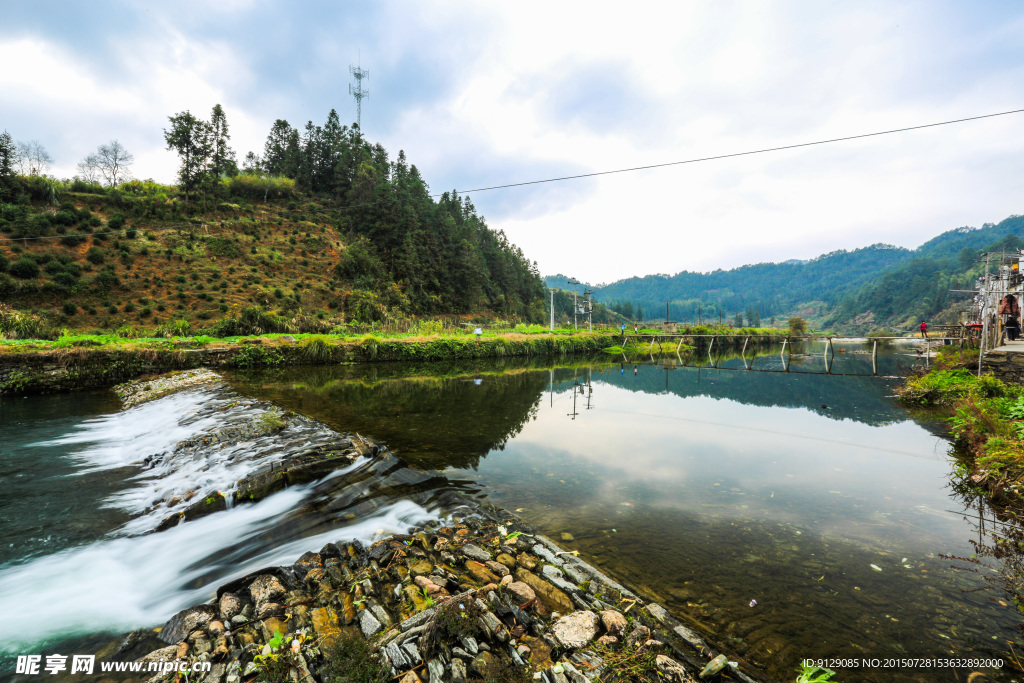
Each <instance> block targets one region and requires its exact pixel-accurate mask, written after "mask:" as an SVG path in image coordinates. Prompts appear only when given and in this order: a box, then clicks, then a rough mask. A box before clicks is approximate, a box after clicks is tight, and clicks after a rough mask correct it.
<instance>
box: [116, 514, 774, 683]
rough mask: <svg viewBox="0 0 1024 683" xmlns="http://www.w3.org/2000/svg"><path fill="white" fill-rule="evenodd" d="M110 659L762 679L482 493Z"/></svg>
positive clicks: (282, 677) (380, 671)
mask: <svg viewBox="0 0 1024 683" xmlns="http://www.w3.org/2000/svg"><path fill="white" fill-rule="evenodd" d="M118 644H120V645H118ZM99 658H100V659H106V660H110V661H125V660H134V661H139V662H142V663H144V665H145V666H148V665H149V663H150V662H154V663H156V662H159V663H160V664H159V665H158V666H159V667H164V666H166V667H168V668H167V671H168V673H164V674H158V675H155V676H151V675H150V674H146V675H145V676H141V677H140V678H139V680H149V681H164V680H174V678H175V674H174V673H173V672H171V667H172V666H173V667H174V668H175V670H199V669H197V668H196V665H197V664H198V663H205V662H209V663H210V670H209V673H207V674H206V676H205V678H203V679H202V680H204V681H206V682H208V683H217V682H220V681H226V682H227V683H234V682H236V681H240V680H246V681H248V680H254V679H255V680H258V681H268V682H270V681H286V680H299V681H303V682H305V683H313V682H314V681H330V680H359V681H365V682H366V683H371V682H378V681H379V682H380V683H384V682H385V681H390V680H400V681H402V682H403V683H417V682H423V681H430V682H432V683H442V682H448V681H451V682H452V683H463V682H464V681H469V680H482V681H489V682H498V681H502V682H505V683H513V682H516V681H522V682H523V683H525V682H526V681H532V680H542V681H546V682H547V683H568V682H572V683H584V682H586V681H595V680H610V679H611V678H612V677H616V676H621V677H623V678H622V679H623V680H634V681H652V682H653V681H676V682H679V683H683V682H687V681H694V680H696V679H697V677H699V676H700V674H701V673H702V672H703V673H704V674H705V676H710V675H711V674H717V680H737V681H745V682H747V683H750V682H752V681H753V680H754V679H752V678H750V677H749V676H747V675H746V674H745V673H744V672H742V671H740V670H739V669H738V665H737V664H736V663H735V662H733V663H730V662H729V658H728V657H726V656H725V655H722V654H720V653H718V652H717V651H715V650H714V649H713V648H711V647H710V646H709V645H708V644H707V643H706V642H705V641H704V640H703V639H702V638H701V637H700V636H699V635H698V634H696V633H695V632H693V631H692V630H690V629H689V628H687V627H686V626H685V625H683V624H682V623H681V622H680V621H679V620H677V619H676V618H675V617H673V616H672V615H671V614H669V613H668V612H667V611H666V610H665V609H664V608H663V607H661V606H660V605H658V604H657V603H653V602H647V601H646V600H644V599H643V598H642V597H640V596H638V595H637V594H635V593H634V592H633V591H631V590H630V589H628V588H626V587H625V586H623V585H621V584H620V583H618V582H616V581H615V580H614V579H612V578H609V577H608V576H607V575H605V574H604V573H602V572H601V571H600V570H598V569H596V568H595V567H593V566H592V565H590V564H588V563H586V562H584V561H583V560H581V559H579V558H578V557H577V556H576V555H575V554H574V553H570V552H565V551H563V550H562V549H561V548H560V547H559V546H558V545H557V544H555V543H554V542H553V541H551V540H550V539H547V538H545V537H544V536H541V535H538V534H536V533H534V531H533V530H532V529H531V528H530V527H529V526H527V525H526V524H524V523H523V522H522V521H520V520H518V519H517V518H516V517H515V516H514V515H512V514H511V513H509V512H507V511H505V510H500V509H497V508H492V507H489V506H486V505H479V504H469V503H468V501H467V506H466V507H465V508H464V509H463V510H462V511H460V513H459V514H456V515H453V516H452V518H451V519H449V520H444V521H438V522H431V523H428V524H426V525H424V526H422V527H420V528H416V529H412V530H411V531H410V532H409V533H408V534H400V535H393V536H389V537H387V538H382V539H380V540H378V541H376V542H375V543H373V544H371V545H369V546H365V547H364V546H363V545H361V544H359V543H339V544H334V543H328V544H327V545H325V546H324V547H323V548H321V549H319V551H315V552H307V553H305V554H303V555H302V556H301V557H299V558H298V559H297V561H296V562H295V563H294V564H292V565H290V566H283V567H271V568H267V569H263V570H260V571H258V572H254V573H251V574H249V575H247V576H245V577H243V578H240V579H237V580H235V581H232V582H230V583H228V584H225V585H223V586H221V587H220V588H219V589H218V590H217V595H216V598H215V599H214V600H212V601H210V602H208V603H204V604H201V605H196V606H194V607H191V608H188V609H185V610H183V611H181V612H179V613H178V614H176V615H175V616H173V617H172V618H171V619H170V620H168V621H167V623H165V624H164V625H163V626H161V627H159V628H155V629H152V630H144V631H137V632H135V633H133V634H131V635H130V636H128V637H127V638H125V639H124V640H123V641H122V640H121V639H118V641H117V642H116V643H111V646H110V647H108V649H107V650H106V651H103V652H101V653H100V654H99ZM356 672H359V674H361V676H362V677H360V678H357V677H356ZM339 675H341V678H340V679H339V678H338V676H339ZM346 675H347V676H348V677H349V678H346V677H345V676H346Z"/></svg>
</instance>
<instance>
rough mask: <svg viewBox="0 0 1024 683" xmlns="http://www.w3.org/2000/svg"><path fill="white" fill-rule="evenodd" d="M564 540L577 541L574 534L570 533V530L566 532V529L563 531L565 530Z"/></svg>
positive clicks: (563, 533)
mask: <svg viewBox="0 0 1024 683" xmlns="http://www.w3.org/2000/svg"><path fill="white" fill-rule="evenodd" d="M562 540H563V541H575V540H576V539H575V538H573V535H572V534H570V533H568V532H565V531H563V532H562Z"/></svg>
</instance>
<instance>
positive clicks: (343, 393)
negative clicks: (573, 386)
mask: <svg viewBox="0 0 1024 683" xmlns="http://www.w3.org/2000/svg"><path fill="white" fill-rule="evenodd" d="M549 362H550V361H549ZM537 367H545V366H543V365H542V364H541V363H540V362H539V361H537V362H532V363H531V362H522V361H520V362H514V361H513V362H511V363H500V362H493V361H492V362H483V363H453V364H437V363H431V364H423V365H422V366H419V365H412V364H406V363H381V364H372V365H370V364H364V365H356V366H344V367H326V366H318V367H310V368H285V369H279V370H276V371H274V372H272V373H259V374H252V373H250V374H247V375H244V376H243V375H238V379H239V380H240V381H239V382H237V384H236V386H237V388H238V389H239V390H240V391H242V392H243V393H248V394H255V395H258V396H259V397H260V398H263V399H266V400H270V401H272V402H274V403H276V404H278V405H281V406H282V407H285V408H288V409H290V410H294V411H296V412H299V413H302V414H305V415H308V416H310V417H314V418H316V419H319V420H323V421H324V422H326V423H327V424H329V425H330V426H331V427H333V428H335V429H338V430H341V431H358V432H361V433H364V434H367V435H369V436H372V437H374V438H377V439H382V440H384V441H387V442H388V443H389V445H390V447H391V448H392V450H394V451H395V452H396V453H397V454H398V455H399V456H400V457H401V458H402V459H404V460H405V461H407V462H409V463H410V464H412V465H415V466H420V467H429V468H443V467H457V468H468V467H472V468H474V469H476V467H477V466H478V464H479V461H480V458H481V457H484V456H486V455H487V453H489V452H490V451H493V450H504V448H505V445H506V444H507V443H508V441H509V440H510V439H512V438H514V437H515V436H516V435H517V434H519V433H520V432H521V431H522V430H523V428H524V427H525V426H526V424H527V422H529V421H530V420H532V419H533V418H534V417H535V416H536V414H537V413H536V411H537V405H538V401H539V399H540V397H541V395H542V393H543V392H544V390H546V389H547V387H548V377H549V373H548V372H545V371H540V372H538V371H537V370H536V369H534V368H537Z"/></svg>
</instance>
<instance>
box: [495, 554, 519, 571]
mask: <svg viewBox="0 0 1024 683" xmlns="http://www.w3.org/2000/svg"><path fill="white" fill-rule="evenodd" d="M498 562H500V563H501V564H503V565H505V566H506V567H508V568H509V569H515V568H516V558H514V557H512V556H511V555H509V554H508V553H501V554H500V555H498Z"/></svg>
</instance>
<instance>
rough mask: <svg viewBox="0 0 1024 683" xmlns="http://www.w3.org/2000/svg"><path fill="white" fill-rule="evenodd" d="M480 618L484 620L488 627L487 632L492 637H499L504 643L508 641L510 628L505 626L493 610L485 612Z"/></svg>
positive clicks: (486, 627)
mask: <svg viewBox="0 0 1024 683" xmlns="http://www.w3.org/2000/svg"><path fill="white" fill-rule="evenodd" d="M480 620H481V621H482V622H483V625H484V628H485V629H487V633H488V634H489V635H490V636H491V637H492V638H497V639H498V640H500V641H501V642H503V643H505V642H508V637H509V636H508V629H506V628H505V625H504V624H503V623H501V620H500V619H498V617H496V616H495V615H494V613H493V612H484V614H483V616H482V617H481V618H480ZM480 649H485V648H480Z"/></svg>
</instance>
